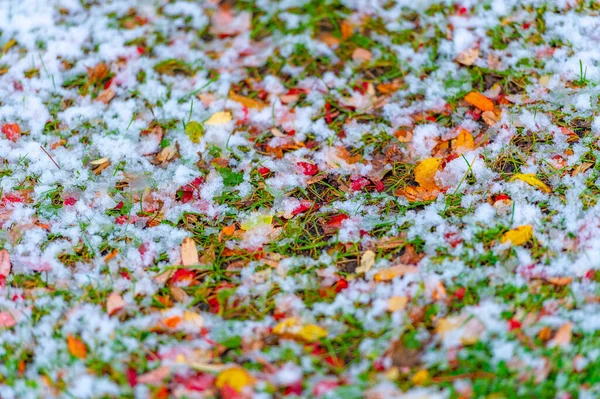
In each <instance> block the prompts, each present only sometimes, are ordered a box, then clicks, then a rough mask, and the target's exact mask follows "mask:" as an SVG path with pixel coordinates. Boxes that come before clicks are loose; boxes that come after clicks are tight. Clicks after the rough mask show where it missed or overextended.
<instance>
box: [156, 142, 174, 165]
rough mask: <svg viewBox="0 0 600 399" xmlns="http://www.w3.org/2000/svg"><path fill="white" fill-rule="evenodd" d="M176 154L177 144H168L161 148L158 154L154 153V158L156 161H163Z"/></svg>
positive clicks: (169, 159) (170, 158)
mask: <svg viewBox="0 0 600 399" xmlns="http://www.w3.org/2000/svg"><path fill="white" fill-rule="evenodd" d="M176 155H177V146H175V145H170V146H167V147H165V148H163V149H162V150H160V152H159V153H158V154H156V160H157V161H158V163H165V162H169V161H171V160H172V159H173V158H175V156H176Z"/></svg>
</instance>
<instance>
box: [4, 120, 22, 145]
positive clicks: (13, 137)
mask: <svg viewBox="0 0 600 399" xmlns="http://www.w3.org/2000/svg"><path fill="white" fill-rule="evenodd" d="M2 133H4V134H5V135H6V138H7V139H9V140H10V141H12V142H15V143H16V142H17V140H19V139H20V138H21V128H20V127H19V125H18V124H16V123H7V124H6V125H4V126H2Z"/></svg>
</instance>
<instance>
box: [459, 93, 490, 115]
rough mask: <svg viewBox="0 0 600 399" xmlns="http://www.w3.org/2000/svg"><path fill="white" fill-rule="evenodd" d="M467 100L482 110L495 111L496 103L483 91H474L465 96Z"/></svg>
mask: <svg viewBox="0 0 600 399" xmlns="http://www.w3.org/2000/svg"><path fill="white" fill-rule="evenodd" d="M465 101H466V102H468V103H469V104H471V105H473V106H474V107H477V108H479V109H480V110H482V111H493V110H494V103H493V102H492V100H490V99H489V98H487V97H486V96H484V95H483V94H481V93H478V92H476V91H472V92H471V93H469V94H467V95H466V96H465Z"/></svg>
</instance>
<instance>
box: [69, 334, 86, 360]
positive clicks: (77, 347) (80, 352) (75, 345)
mask: <svg viewBox="0 0 600 399" xmlns="http://www.w3.org/2000/svg"><path fill="white" fill-rule="evenodd" d="M67 347H68V349H69V353H70V354H71V355H73V356H74V357H76V358H79V359H85V358H86V356H87V349H86V347H85V344H84V343H83V342H82V341H81V340H80V339H79V338H76V337H74V336H72V335H71V334H67Z"/></svg>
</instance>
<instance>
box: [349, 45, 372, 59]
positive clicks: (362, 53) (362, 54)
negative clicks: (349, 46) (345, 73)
mask: <svg viewBox="0 0 600 399" xmlns="http://www.w3.org/2000/svg"><path fill="white" fill-rule="evenodd" d="M372 57H373V56H372V55H371V52H370V51H369V50H366V49H364V48H360V47H359V48H357V49H355V50H354V51H353V52H352V59H353V60H354V61H356V62H368V61H371V58H372Z"/></svg>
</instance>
